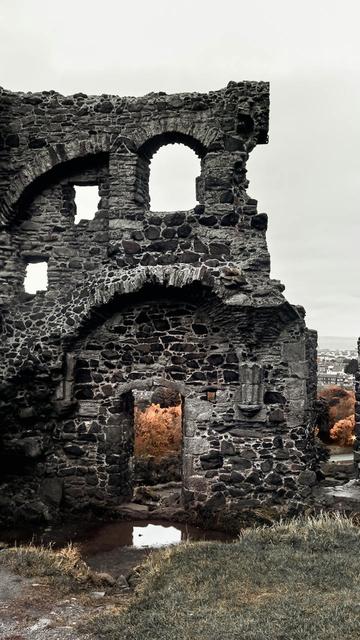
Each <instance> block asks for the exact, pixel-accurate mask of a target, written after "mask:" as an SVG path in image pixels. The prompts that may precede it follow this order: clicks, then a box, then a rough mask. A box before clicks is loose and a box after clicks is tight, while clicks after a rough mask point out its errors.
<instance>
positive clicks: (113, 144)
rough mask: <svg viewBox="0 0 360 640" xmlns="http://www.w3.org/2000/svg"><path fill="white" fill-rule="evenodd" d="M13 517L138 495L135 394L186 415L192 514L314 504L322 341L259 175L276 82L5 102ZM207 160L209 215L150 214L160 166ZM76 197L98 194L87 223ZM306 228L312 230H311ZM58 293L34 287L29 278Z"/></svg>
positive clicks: (6, 439) (4, 374) (3, 265)
mask: <svg viewBox="0 0 360 640" xmlns="http://www.w3.org/2000/svg"><path fill="white" fill-rule="evenodd" d="M0 104H1V107H0V118H1V137H0V153H1V169H0V171H1V173H0V190H1V191H0V193H1V203H0V215H1V230H0V250H1V254H0V269H1V271H0V282H1V285H0V292H1V300H0V301H1V345H0V349H1V454H0V455H1V476H2V477H1V483H2V484H1V492H0V506H1V513H2V517H3V520H6V521H8V522H9V521H10V520H11V519H18V520H19V519H22V520H25V519H28V520H34V521H35V520H39V519H45V520H47V519H49V518H53V517H56V516H57V515H59V514H61V513H65V512H67V511H69V512H75V511H81V510H91V509H97V510H98V509H102V508H106V509H110V510H111V509H112V508H114V509H115V508H116V507H117V506H118V505H121V503H122V502H124V501H129V500H131V496H132V493H133V460H132V458H133V449H134V418H133V405H134V394H136V392H138V391H139V390H140V391H141V390H143V391H147V392H150V391H152V390H156V389H157V388H158V387H168V388H170V389H173V390H174V391H176V393H178V394H180V395H181V398H182V403H183V443H182V501H183V506H184V509H185V511H186V512H187V513H190V514H192V515H193V516H194V518H195V519H196V518H198V519H200V520H201V519H203V520H206V518H207V519H208V521H209V518H210V521H211V522H212V524H214V525H215V524H216V523H217V524H219V523H221V522H225V521H226V518H232V517H237V515H238V514H239V513H241V512H243V511H244V510H261V509H268V508H271V509H277V510H278V511H280V512H281V513H295V512H298V511H299V510H301V508H302V507H303V505H304V504H306V503H307V502H308V501H309V500H310V499H311V494H312V486H313V485H315V483H316V478H317V469H318V460H317V453H316V446H315V444H314V426H313V401H314V399H315V396H316V334H315V333H314V332H311V331H309V330H308V329H307V328H306V325H305V322H304V315H305V312H304V310H303V308H302V307H298V306H294V305H291V304H289V303H288V302H287V301H286V299H285V298H284V296H283V290H284V287H283V285H282V284H281V283H280V282H279V281H277V280H273V279H271V278H270V258H269V253H268V250H267V245H266V238H265V235H266V228H267V215H266V214H265V213H258V211H257V202H256V200H254V199H252V198H251V197H249V196H248V195H247V192H246V189H247V187H248V181H247V179H246V162H247V159H248V157H249V153H250V152H251V151H252V149H253V148H254V147H255V145H256V144H266V143H267V141H268V118H269V85H268V83H266V82H240V83H236V82H230V83H229V84H228V86H227V87H226V88H225V89H222V90H220V91H212V92H210V93H208V94H199V93H191V94H177V95H167V94H166V93H163V92H161V93H151V94H149V95H146V96H144V97H141V98H134V97H130V98H124V97H118V96H110V95H102V96H87V95H85V94H83V93H77V94H75V95H72V96H62V95H60V94H58V93H56V92H55V91H44V92H41V93H13V92H11V91H7V90H1V93H0ZM172 143H182V144H184V145H186V146H188V147H190V148H191V149H192V150H193V151H194V152H195V153H196V154H197V155H198V157H199V158H200V160H201V175H200V176H199V177H198V178H197V181H196V193H197V200H198V202H199V204H198V205H197V206H195V208H194V209H192V210H190V211H174V212H171V213H169V212H167V213H161V212H156V213H154V212H153V211H151V209H150V200H149V174H150V168H151V158H152V156H153V155H154V154H155V153H156V152H157V150H158V149H159V148H160V147H161V146H163V145H167V144H172ZM76 185H97V186H98V190H99V198H100V200H99V205H98V210H97V212H96V214H95V217H94V219H93V220H83V221H82V222H80V223H79V224H75V223H74V218H75V213H76V205H75V199H74V196H75V190H74V187H75V186H76ZM294 222H295V221H294ZM37 262H46V263H47V273H48V288H47V290H46V291H41V292H38V293H36V294H34V295H31V294H28V293H26V292H25V291H24V277H25V271H26V268H27V265H29V264H32V263H37Z"/></svg>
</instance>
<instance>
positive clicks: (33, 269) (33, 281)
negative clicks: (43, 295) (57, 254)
mask: <svg viewBox="0 0 360 640" xmlns="http://www.w3.org/2000/svg"><path fill="white" fill-rule="evenodd" d="M47 288H48V263H47V262H46V261H45V260H44V261H43V262H29V264H27V265H26V274H25V280H24V289H25V292H26V293H37V291H47Z"/></svg>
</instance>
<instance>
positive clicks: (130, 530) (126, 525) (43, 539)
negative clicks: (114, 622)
mask: <svg viewBox="0 0 360 640" xmlns="http://www.w3.org/2000/svg"><path fill="white" fill-rule="evenodd" d="M0 540H2V541H4V542H7V543H10V544H15V543H17V544H21V543H26V542H31V541H32V542H33V543H34V544H38V545H40V544H45V545H46V544H52V545H53V547H54V548H58V549H59V548H62V547H64V546H66V545H67V544H69V542H72V543H73V544H74V545H76V547H77V548H78V549H79V552H80V554H81V556H82V558H83V559H84V560H85V561H86V562H87V563H88V564H89V566H90V567H91V568H92V569H94V570H95V571H106V572H107V573H110V574H111V575H113V576H115V577H118V576H119V575H125V576H126V575H128V574H129V573H130V572H131V571H132V569H133V568H134V567H135V566H136V565H138V564H139V563H140V562H141V561H142V560H143V559H144V558H145V557H146V556H147V555H148V554H149V553H151V551H152V550H153V549H158V548H161V547H165V546H168V545H173V544H179V543H181V542H186V541H201V540H218V541H222V542H230V541H231V540H233V536H231V535H230V534H226V533H223V532H219V531H211V530H207V529H200V528H199V527H195V526H192V525H187V524H180V523H174V522H164V521H156V522H154V521H151V520H148V521H146V520H140V521H136V520H133V521H115V522H108V523H103V522H101V523H99V522H98V523H94V522H84V521H82V522H75V523H72V524H70V525H60V526H54V527H47V528H42V529H41V528H38V529H36V530H29V529H22V530H7V531H0Z"/></svg>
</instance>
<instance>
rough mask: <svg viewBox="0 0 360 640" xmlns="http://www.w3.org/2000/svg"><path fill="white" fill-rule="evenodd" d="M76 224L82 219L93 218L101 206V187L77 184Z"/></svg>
mask: <svg viewBox="0 0 360 640" xmlns="http://www.w3.org/2000/svg"><path fill="white" fill-rule="evenodd" d="M74 188H75V207H76V213H75V220H74V222H75V224H79V222H81V220H93V219H94V218H95V214H96V212H97V210H98V207H99V200H100V198H99V187H98V186H97V185H91V186H89V185H86V186H84V185H75V187H74Z"/></svg>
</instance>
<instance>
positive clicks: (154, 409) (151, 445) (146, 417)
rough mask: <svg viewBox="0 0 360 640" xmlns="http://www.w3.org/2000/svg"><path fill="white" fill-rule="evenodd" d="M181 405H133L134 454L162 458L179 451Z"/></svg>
mask: <svg viewBox="0 0 360 640" xmlns="http://www.w3.org/2000/svg"><path fill="white" fill-rule="evenodd" d="M181 440H182V425H181V405H180V404H179V405H177V406H176V407H164V408H161V407H160V405H159V404H151V405H150V406H149V407H147V408H146V409H144V410H141V409H139V408H138V407H135V455H136V456H139V457H147V456H154V457H155V458H162V457H164V456H167V455H169V454H171V453H179V452H180V451H181Z"/></svg>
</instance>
